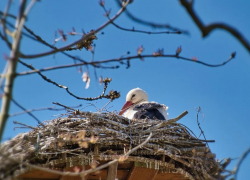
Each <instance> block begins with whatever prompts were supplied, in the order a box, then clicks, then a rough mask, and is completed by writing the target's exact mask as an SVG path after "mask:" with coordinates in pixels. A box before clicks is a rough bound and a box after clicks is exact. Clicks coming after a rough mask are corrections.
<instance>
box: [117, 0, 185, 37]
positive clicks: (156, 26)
mask: <svg viewBox="0 0 250 180" xmlns="http://www.w3.org/2000/svg"><path fill="white" fill-rule="evenodd" d="M116 2H117V4H118V5H119V6H121V2H120V1H119V0H116ZM124 13H125V14H126V15H127V16H128V17H129V18H130V19H131V20H133V21H135V22H137V23H139V24H143V25H145V26H150V27H153V28H164V29H170V30H173V31H176V32H181V33H183V34H189V33H188V31H185V30H180V29H178V28H175V27H173V26H170V25H169V24H159V23H155V22H149V21H146V20H143V19H140V18H137V17H135V16H134V15H133V14H132V13H130V12H129V11H128V10H127V9H126V10H125V12H124Z"/></svg>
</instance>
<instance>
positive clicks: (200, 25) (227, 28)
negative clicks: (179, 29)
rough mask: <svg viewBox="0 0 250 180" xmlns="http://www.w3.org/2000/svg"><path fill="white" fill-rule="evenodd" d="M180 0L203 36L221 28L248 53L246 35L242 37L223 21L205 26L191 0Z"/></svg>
mask: <svg viewBox="0 0 250 180" xmlns="http://www.w3.org/2000/svg"><path fill="white" fill-rule="evenodd" d="M180 2H181V4H182V6H183V7H184V8H185V9H186V10H187V12H188V14H189V15H190V16H191V18H192V19H193V21H194V22H195V24H196V25H197V26H198V28H199V29H200V31H201V32H202V36H203V37H206V36H207V35H209V33H210V32H212V31H213V30H215V29H223V30H225V31H227V32H229V33H230V34H232V35H233V36H234V37H235V38H236V39H238V41H240V42H241V44H242V45H243V46H244V47H245V48H246V49H247V50H248V52H249V53H250V43H249V42H248V41H247V39H246V37H244V36H243V35H242V34H241V33H240V32H239V31H238V30H237V29H235V28H234V27H232V26H230V25H227V24H224V23H213V24H210V25H207V26H205V25H204V24H203V22H202V21H201V19H200V18H199V16H198V15H197V14H196V12H195V11H194V9H193V1H188V0H180Z"/></svg>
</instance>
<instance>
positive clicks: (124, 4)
mask: <svg viewBox="0 0 250 180" xmlns="http://www.w3.org/2000/svg"><path fill="white" fill-rule="evenodd" d="M128 3H129V1H127V2H126V3H123V5H122V7H121V9H120V10H119V11H118V12H117V14H116V15H115V16H113V17H112V18H111V20H108V21H107V22H105V23H104V24H103V25H101V26H100V27H99V28H97V29H96V30H93V31H90V32H89V33H88V34H86V35H85V36H83V37H82V38H81V39H79V40H77V41H75V42H73V43H70V44H68V45H66V46H64V47H61V48H58V49H56V50H52V51H48V52H44V53H40V54H34V55H24V54H22V55H21V56H20V57H22V58H26V59H33V58H38V57H43V56H47V55H51V54H54V53H57V52H59V51H65V50H67V49H69V48H70V47H72V46H74V45H76V44H78V43H81V42H82V41H85V40H87V39H88V38H90V37H91V36H93V35H95V34H96V33H97V32H99V31H101V30H102V29H103V28H105V27H106V26H108V25H109V24H110V22H111V21H114V20H115V19H116V18H118V17H119V16H120V15H121V13H122V12H123V11H124V10H125V9H126V6H127V5H128Z"/></svg>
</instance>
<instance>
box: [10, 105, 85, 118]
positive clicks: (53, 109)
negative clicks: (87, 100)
mask: <svg viewBox="0 0 250 180" xmlns="http://www.w3.org/2000/svg"><path fill="white" fill-rule="evenodd" d="M81 106H82V104H79V105H77V106H74V107H73V108H77V107H81ZM65 108H66V107H65ZM65 108H61V109H56V108H55V107H54V106H53V107H44V108H36V109H26V110H24V111H22V112H18V113H13V114H10V115H9V116H10V117H11V116H18V115H20V114H25V113H29V112H33V111H42V110H51V111H63V110H65ZM68 108H70V109H71V107H67V108H66V109H68Z"/></svg>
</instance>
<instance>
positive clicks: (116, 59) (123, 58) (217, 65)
mask: <svg viewBox="0 0 250 180" xmlns="http://www.w3.org/2000/svg"><path fill="white" fill-rule="evenodd" d="M152 57H154V58H177V59H181V60H185V61H189V62H194V63H199V64H202V65H204V66H208V67H220V66H224V65H226V64H227V63H229V62H230V61H231V60H232V59H234V58H235V54H234V53H232V54H231V56H230V58H229V59H228V60H226V61H224V62H222V63H220V64H208V63H205V62H203V61H200V60H194V59H191V58H186V57H182V56H177V55H176V54H173V55H161V56H155V55H134V56H128V57H120V58H115V59H106V60H101V61H94V62H88V63H74V64H69V65H61V66H54V67H48V68H43V69H38V70H33V71H26V72H20V73H17V74H16V75H17V76H21V75H28V74H33V73H37V72H44V71H50V70H54V69H63V68H70V67H76V66H82V65H91V64H96V65H97V64H105V63H110V62H120V63H121V62H122V61H123V60H127V59H129V60H133V59H141V58H152ZM101 68H103V67H101ZM110 68H119V66H113V67H110Z"/></svg>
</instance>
